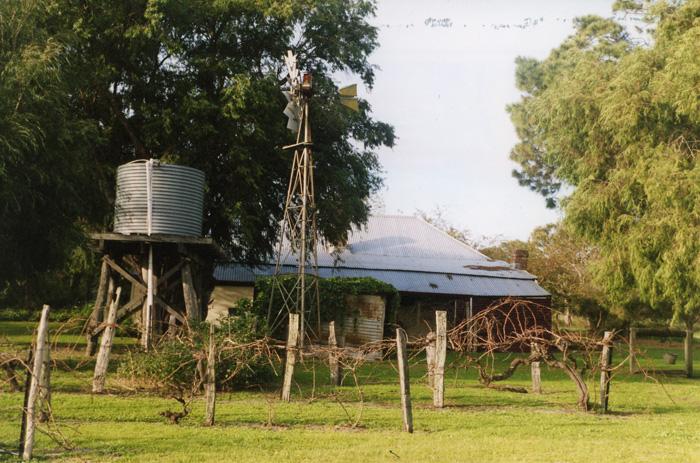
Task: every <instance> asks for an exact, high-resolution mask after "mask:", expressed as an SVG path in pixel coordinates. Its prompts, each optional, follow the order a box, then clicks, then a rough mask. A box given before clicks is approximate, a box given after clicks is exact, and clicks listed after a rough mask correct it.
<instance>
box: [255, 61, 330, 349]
mask: <svg viewBox="0 0 700 463" xmlns="http://www.w3.org/2000/svg"><path fill="white" fill-rule="evenodd" d="M284 60H285V63H286V65H287V71H288V76H287V82H288V84H289V88H288V89H287V90H285V91H283V92H282V93H284V95H285V97H286V98H287V101H288V103H287V107H286V108H285V109H284V114H285V115H286V116H287V117H288V118H289V122H288V123H287V128H288V129H290V130H291V131H292V132H296V135H297V136H296V143H294V144H292V145H288V146H285V147H283V149H285V150H294V157H293V159H292V170H291V173H290V176H289V186H288V188H287V198H286V200H285V204H284V216H283V218H282V227H281V235H280V240H279V244H278V249H277V260H276V262H275V273H274V276H273V279H272V295H271V298H270V307H269V309H268V321H269V322H270V327H271V328H272V329H273V330H274V329H275V328H276V327H278V326H279V325H280V324H281V323H283V322H284V321H285V320H286V318H287V316H288V315H289V314H291V313H295V314H298V315H299V345H300V346H303V345H304V338H305V333H306V327H307V326H309V327H310V326H311V323H313V322H314V321H315V325H316V327H315V328H316V330H317V331H319V330H320V324H321V314H320V311H319V298H318V259H317V255H316V245H317V243H318V232H317V229H316V201H315V199H314V165H313V154H312V151H311V147H312V146H313V143H312V138H311V126H310V125H309V99H310V98H311V96H312V95H313V87H312V77H311V74H304V75H303V76H301V74H300V72H299V70H298V69H297V63H296V56H295V55H294V54H293V53H292V52H291V51H289V52H287V55H286V56H285V57H284ZM294 266H295V267H296V272H295V273H293V275H295V276H294V277H293V278H289V277H287V278H283V277H284V276H285V275H292V273H291V272H290V271H289V270H291V269H290V267H294ZM290 279H292V280H293V284H289V283H288V281H289V280H290ZM276 300H279V303H280V305H281V308H280V309H278V310H276V312H277V313H272V312H273V303H274V302H275V301H276Z"/></svg>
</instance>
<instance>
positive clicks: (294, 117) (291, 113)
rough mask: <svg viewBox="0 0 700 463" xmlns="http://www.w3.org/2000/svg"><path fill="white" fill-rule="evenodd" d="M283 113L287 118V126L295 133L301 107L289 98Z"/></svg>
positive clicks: (297, 127) (297, 128)
mask: <svg viewBox="0 0 700 463" xmlns="http://www.w3.org/2000/svg"><path fill="white" fill-rule="evenodd" d="M283 112H284V115H285V116H287V118H288V119H289V120H288V121H287V128H288V129H289V130H291V131H292V132H294V133H296V132H297V130H299V119H300V118H301V108H299V105H297V104H296V102H295V101H294V100H290V101H289V102H288V103H287V106H285V107H284V111H283Z"/></svg>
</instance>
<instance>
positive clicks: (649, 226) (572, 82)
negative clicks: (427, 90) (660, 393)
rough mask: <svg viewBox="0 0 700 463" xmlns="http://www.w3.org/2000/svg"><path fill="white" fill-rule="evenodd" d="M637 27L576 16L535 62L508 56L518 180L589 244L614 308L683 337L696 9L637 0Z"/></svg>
mask: <svg viewBox="0 0 700 463" xmlns="http://www.w3.org/2000/svg"><path fill="white" fill-rule="evenodd" d="M620 5H622V6H623V7H625V8H636V9H638V10H639V11H642V10H643V12H644V14H645V15H646V19H647V22H646V23H645V24H646V25H645V27H646V30H642V28H639V30H640V31H641V35H639V33H634V34H631V33H630V32H629V31H628V30H627V29H625V27H623V26H622V25H621V24H619V23H617V22H616V21H615V20H614V19H603V18H598V17H584V18H579V19H578V20H577V21H576V32H575V33H574V34H573V35H572V36H571V37H569V38H568V39H567V40H566V41H564V43H563V44H562V45H561V46H560V47H558V48H557V49H555V50H553V51H552V53H551V54H550V55H549V57H547V58H546V59H544V60H542V61H537V60H533V59H527V58H521V59H519V60H518V65H517V74H516V80H517V84H518V87H519V88H520V89H521V90H522V91H523V92H524V94H523V97H522V99H521V101H520V102H518V103H516V104H514V105H512V106H510V107H509V111H510V113H511V117H512V120H513V123H514V125H515V127H516V131H517V133H518V136H519V138H520V143H518V145H516V147H515V148H514V149H513V152H512V155H511V157H512V159H513V160H514V161H516V162H517V163H519V164H520V167H519V169H518V170H517V171H516V173H515V175H516V176H517V177H518V179H519V181H520V183H521V184H523V185H525V186H528V187H529V188H531V189H533V190H535V191H539V192H540V193H542V194H543V195H544V196H545V197H546V198H547V200H548V202H549V203H550V204H553V203H555V202H556V201H557V193H558V192H560V190H561V186H562V185H568V186H570V187H572V190H573V192H572V193H571V194H570V195H569V196H568V197H567V198H566V199H564V200H563V201H562V207H563V208H564V210H565V214H566V218H565V221H566V222H567V224H568V225H569V226H571V228H572V229H573V230H574V231H575V232H576V233H577V234H578V235H579V236H581V237H584V238H585V239H586V240H588V241H589V242H590V243H592V244H595V245H596V246H598V247H599V249H600V252H601V259H600V261H599V265H598V266H597V269H596V271H597V272H598V274H599V275H600V276H601V278H600V280H599V281H601V282H602V284H603V290H605V291H606V293H607V296H608V297H609V298H610V300H612V301H613V302H614V303H615V304H617V305H619V306H621V307H625V308H626V309H627V311H628V313H629V314H630V315H634V313H635V312H636V311H635V309H634V307H633V306H634V301H640V302H641V303H642V304H644V305H646V306H649V307H651V308H652V309H653V310H655V311H656V313H657V314H658V316H659V317H660V318H663V317H664V316H665V315H666V314H667V313H669V312H670V313H671V314H672V316H673V318H674V319H675V320H677V321H679V322H682V323H683V324H684V325H685V327H686V329H687V335H686V344H687V346H686V368H687V370H688V374H689V375H691V374H692V334H693V329H694V326H695V324H696V322H697V321H698V319H699V318H700V209H698V207H699V206H698V204H700V182H699V180H700V164H699V163H698V154H699V152H698V149H699V148H700V99H698V94H700V85H699V84H698V82H700V54H698V43H700V22H699V21H698V18H700V1H698V0H688V1H684V2H660V3H656V4H644V5H641V4H637V3H635V2H621V3H620Z"/></svg>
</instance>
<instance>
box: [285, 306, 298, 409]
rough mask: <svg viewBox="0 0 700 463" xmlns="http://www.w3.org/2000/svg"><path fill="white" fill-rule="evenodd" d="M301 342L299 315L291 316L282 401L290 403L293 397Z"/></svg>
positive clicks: (292, 314)
mask: <svg viewBox="0 0 700 463" xmlns="http://www.w3.org/2000/svg"><path fill="white" fill-rule="evenodd" d="M298 340H299V314H296V313H290V314H289V326H288V328H287V361H286V362H285V363H284V381H283V382H282V400H284V401H285V402H289V401H290V400H291V397H292V378H293V377H294V364H295V363H296V360H297V355H296V354H297V344H298Z"/></svg>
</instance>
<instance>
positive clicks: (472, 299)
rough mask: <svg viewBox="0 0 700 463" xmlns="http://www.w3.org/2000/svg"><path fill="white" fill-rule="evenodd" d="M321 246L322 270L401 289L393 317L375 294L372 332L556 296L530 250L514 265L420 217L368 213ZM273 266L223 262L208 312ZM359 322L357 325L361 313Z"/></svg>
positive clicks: (418, 330) (425, 325)
mask: <svg viewBox="0 0 700 463" xmlns="http://www.w3.org/2000/svg"><path fill="white" fill-rule="evenodd" d="M317 251H318V266H319V267H318V271H319V276H321V277H322V278H328V277H372V278H376V279H377V280H381V281H384V282H386V283H390V284H391V285H393V286H394V287H395V288H396V289H397V290H398V291H399V293H400V296H401V305H400V307H399V309H398V310H397V313H396V314H394V317H393V319H389V320H384V318H385V317H384V316H383V314H382V316H381V317H377V316H376V312H377V310H378V309H377V307H376V304H377V301H376V300H372V304H374V309H373V310H372V311H370V312H371V313H372V314H374V315H375V316H373V318H372V320H373V326H374V334H373V335H372V336H371V337H372V338H375V337H377V336H379V337H381V335H382V333H381V331H382V328H383V327H382V326H381V325H383V324H385V323H386V324H397V325H400V326H403V327H404V328H405V329H406V331H407V333H408V334H409V336H413V337H416V336H422V335H424V334H425V333H426V332H427V331H428V330H429V328H430V327H431V326H433V325H434V320H435V310H447V313H448V324H449V325H455V324H457V323H459V322H460V321H461V320H463V319H464V318H466V317H469V316H471V315H472V314H475V313H477V312H478V311H479V310H482V309H484V308H486V307H488V306H489V305H491V304H493V303H494V302H497V301H501V300H503V299H505V298H517V299H525V300H529V301H533V302H536V303H537V304H541V306H544V307H548V306H549V303H550V294H549V293H548V292H547V291H546V290H545V289H543V288H542V287H541V286H540V285H539V284H538V283H537V279H536V277H535V276H534V275H532V274H530V273H528V272H527V271H526V266H527V253H523V252H520V253H519V254H517V253H516V254H517V255H516V256H515V257H516V263H515V264H513V265H511V264H509V263H506V262H503V261H496V260H492V259H490V258H489V257H487V256H485V255H483V254H481V253H480V252H478V251H477V250H475V249H474V248H472V247H470V246H468V245H466V244H464V243H462V242H460V241H458V240H456V239H454V238H452V237H451V236H449V235H448V234H447V233H445V232H443V231H441V230H439V229H437V228H435V227H434V226H433V225H431V224H429V223H427V222H426V221H424V220H422V219H420V218H418V217H413V216H400V215H376V216H373V217H370V219H369V221H368V223H367V225H366V226H364V227H362V228H360V229H353V230H352V232H351V233H350V236H349V239H348V243H347V244H346V245H345V246H344V247H343V248H342V249H332V248H329V247H327V246H323V245H319V246H318V249H317ZM284 264H285V265H284V267H285V269H286V271H287V272H288V273H294V271H295V263H294V262H284ZM273 270H274V262H270V263H267V264H265V265H261V266H258V267H255V268H249V267H245V266H243V265H241V264H237V263H228V264H223V265H219V266H217V267H216V269H215V271H214V278H215V280H216V287H215V289H214V292H213V303H212V306H211V309H210V312H211V313H210V317H215V316H217V315H216V314H220V313H223V312H227V311H228V308H229V307H231V306H232V305H233V304H234V303H235V301H236V300H237V299H239V298H240V297H251V298H252V296H253V284H254V281H255V278H257V277H259V276H266V275H271V274H272V273H273ZM360 302H361V301H360ZM360 305H361V306H360V307H359V308H360V310H359V312H360V314H362V313H363V310H364V309H363V307H362V304H360ZM365 305H366V304H365ZM382 310H383V307H382ZM541 312H542V313H541V317H540V316H538V323H541V324H542V325H544V327H546V328H549V327H550V326H551V313H550V311H549V310H548V309H541ZM361 318H362V316H361ZM361 321H362V320H361ZM377 323H379V324H380V328H379V333H378V334H377V333H376V331H377V329H376V325H377ZM354 325H355V326H358V321H357V320H355V321H354Z"/></svg>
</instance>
